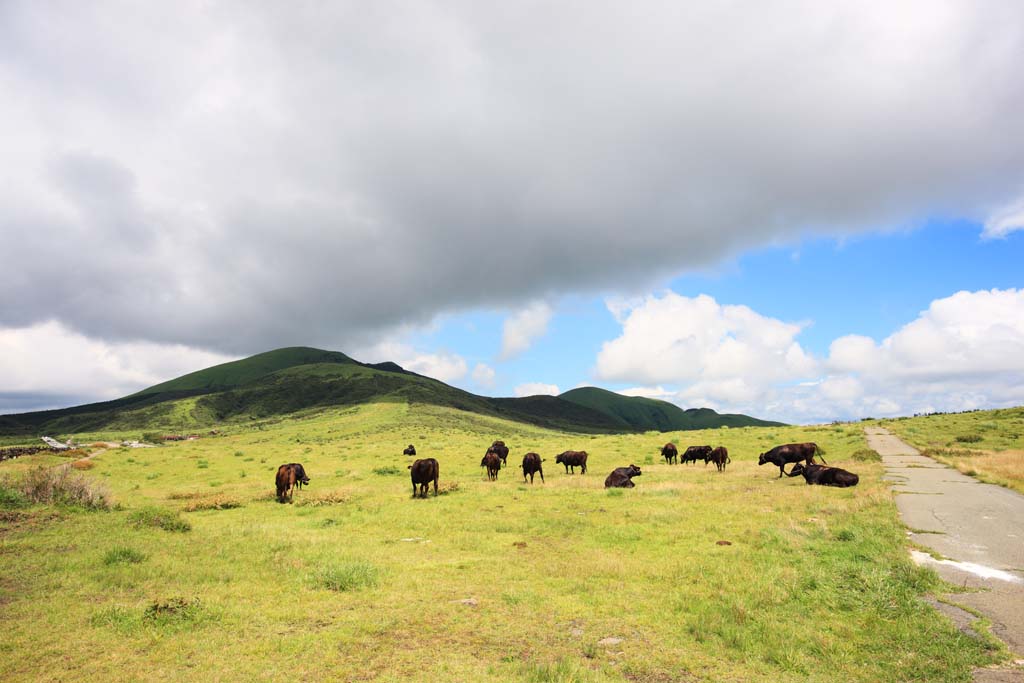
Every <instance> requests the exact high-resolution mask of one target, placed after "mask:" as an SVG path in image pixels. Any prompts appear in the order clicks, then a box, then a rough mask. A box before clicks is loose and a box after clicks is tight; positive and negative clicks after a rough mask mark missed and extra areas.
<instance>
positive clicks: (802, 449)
mask: <svg viewBox="0 0 1024 683" xmlns="http://www.w3.org/2000/svg"><path fill="white" fill-rule="evenodd" d="M815 454H817V455H819V457H820V455H821V449H820V448H818V444H816V443H787V444H785V445H784V446H776V447H775V448H773V449H771V450H770V451H768V452H767V453H762V454H761V455H760V457H758V459H757V464H758V465H764V464H765V463H769V462H770V463H772V464H773V465H777V466H778V468H779V479H782V475H783V474H785V473H786V470H785V469H784V468H783V465H786V464H787V463H791V462H801V461H802V462H805V463H807V464H808V465H813V464H814V456H815ZM821 461H822V462H825V458H821ZM825 464H826V465H827V464H828V463H827V462H825Z"/></svg>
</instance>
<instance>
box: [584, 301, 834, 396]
mask: <svg viewBox="0 0 1024 683" xmlns="http://www.w3.org/2000/svg"><path fill="white" fill-rule="evenodd" d="M609 309H610V310H611V311H612V312H613V314H614V315H616V316H617V317H618V318H619V320H620V322H621V323H622V335H621V336H620V337H618V338H617V339H614V340H612V341H609V342H605V343H604V344H603V345H602V347H601V351H600V352H599V353H598V355H597V364H596V367H595V374H596V375H597V377H599V378H600V379H604V380H610V381H622V382H639V383H641V384H645V385H656V384H659V383H666V382H672V383H686V384H689V385H691V386H693V387H695V388H694V389H693V390H694V391H696V392H697V393H699V394H701V395H704V396H707V397H709V398H712V399H715V400H723V401H733V402H735V401H752V400H754V399H756V398H757V396H758V395H759V387H764V386H768V385H770V384H772V383H775V382H782V381H792V380H795V379H799V378H803V377H808V376H813V375H814V373H815V372H816V370H817V363H816V362H815V360H814V359H813V358H811V356H809V355H808V354H807V353H806V352H805V351H804V350H803V348H802V347H801V346H800V344H798V343H797V342H796V336H797V334H799V332H800V329H801V327H800V325H797V324H793V323H785V322H782V321H780V320H775V319H773V318H767V317H765V316H762V315H759V314H757V313H755V312H754V311H753V310H751V309H750V308H748V307H746V306H722V305H720V304H719V303H718V302H717V301H715V300H714V299H713V298H711V297H710V296H707V295H701V296H698V297H695V298H690V297H684V296H680V295H678V294H676V293H674V292H667V293H665V294H664V295H662V296H661V297H657V296H649V297H646V298H645V299H643V300H642V301H637V302H634V305H633V307H632V308H628V309H625V308H623V305H622V303H621V302H615V303H613V304H610V305H609Z"/></svg>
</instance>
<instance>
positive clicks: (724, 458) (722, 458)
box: [704, 446, 732, 472]
mask: <svg viewBox="0 0 1024 683" xmlns="http://www.w3.org/2000/svg"><path fill="white" fill-rule="evenodd" d="M709 462H713V463H715V467H717V468H718V471H719V472H724V471H725V465H726V464H727V463H730V462H732V459H731V458H730V457H729V449H727V448H726V447H725V446H719V447H718V448H716V449H714V450H713V451H711V452H710V453H708V457H707V459H706V460H705V461H704V465H705V467H706V466H707V464H708V463H709Z"/></svg>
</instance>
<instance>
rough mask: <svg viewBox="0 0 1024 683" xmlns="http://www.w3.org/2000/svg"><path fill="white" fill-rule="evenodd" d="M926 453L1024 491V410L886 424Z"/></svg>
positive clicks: (968, 472) (976, 413)
mask: <svg viewBox="0 0 1024 683" xmlns="http://www.w3.org/2000/svg"><path fill="white" fill-rule="evenodd" d="M879 424H881V425H882V426H883V427H886V428H888V429H890V430H891V431H892V432H893V433H894V434H896V435H897V436H899V437H900V438H902V439H903V440H904V441H906V442H907V443H909V444H911V445H912V446H914V447H915V448H917V449H918V450H920V451H921V452H922V453H924V454H925V455H928V456H931V457H933V458H935V459H936V460H939V461H940V462H944V463H946V464H947V465H950V466H952V467H955V468H956V469H958V470H959V471H961V472H963V473H964V474H967V475H970V476H972V477H976V478H978V479H979V480H981V481H984V482H986V483H990V484H998V485H1000V486H1005V487H1007V488H1011V489H1014V490H1016V491H1019V492H1021V493H1024V408H1008V409H1005V410H982V411H974V412H968V413H952V414H937V415H922V416H919V417H910V418H900V419H896V420H882V421H880V422H879Z"/></svg>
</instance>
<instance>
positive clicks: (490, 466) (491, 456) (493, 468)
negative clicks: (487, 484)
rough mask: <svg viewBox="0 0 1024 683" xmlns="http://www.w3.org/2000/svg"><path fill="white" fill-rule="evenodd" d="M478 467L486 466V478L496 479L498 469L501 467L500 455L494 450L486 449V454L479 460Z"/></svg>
mask: <svg viewBox="0 0 1024 683" xmlns="http://www.w3.org/2000/svg"><path fill="white" fill-rule="evenodd" d="M480 467H486V468H487V479H488V480H489V481H497V480H498V470H500V469H501V456H499V455H498V454H497V453H495V452H494V451H487V455H485V456H484V459H483V460H481V461H480Z"/></svg>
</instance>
